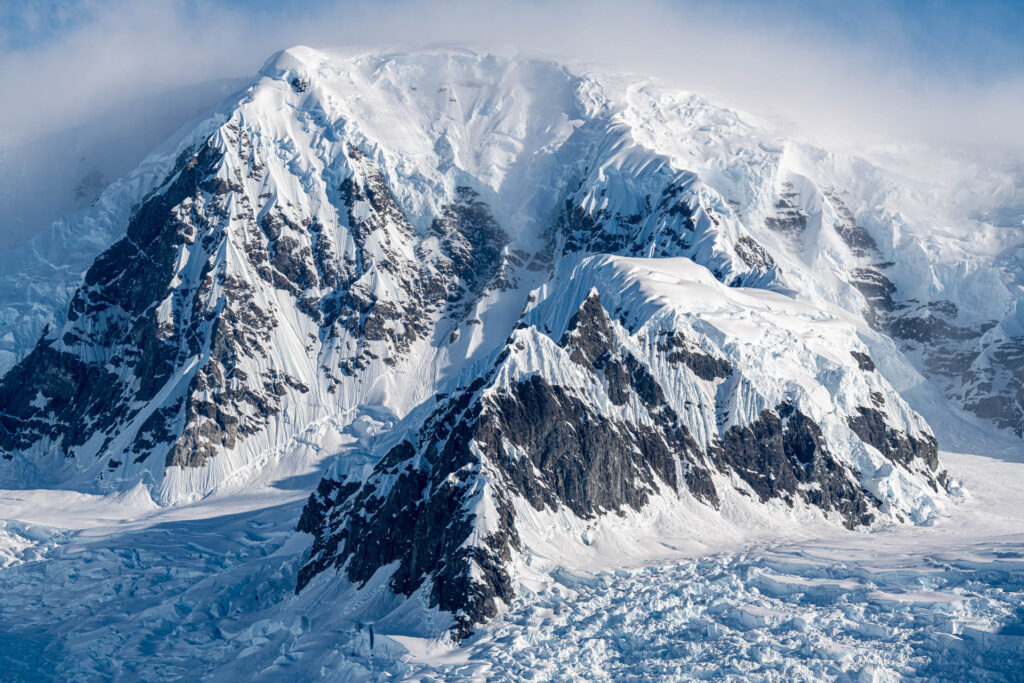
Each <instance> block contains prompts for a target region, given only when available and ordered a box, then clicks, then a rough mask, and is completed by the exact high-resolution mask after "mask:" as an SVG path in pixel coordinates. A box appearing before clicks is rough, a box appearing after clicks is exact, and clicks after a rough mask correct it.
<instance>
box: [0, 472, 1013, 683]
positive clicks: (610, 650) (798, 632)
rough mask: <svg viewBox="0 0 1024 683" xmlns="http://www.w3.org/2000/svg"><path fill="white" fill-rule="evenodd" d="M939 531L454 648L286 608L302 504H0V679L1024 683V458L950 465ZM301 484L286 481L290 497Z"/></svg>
mask: <svg viewBox="0 0 1024 683" xmlns="http://www.w3.org/2000/svg"><path fill="white" fill-rule="evenodd" d="M943 461H944V463H945V464H946V465H947V466H948V467H949V469H950V472H951V474H952V475H953V476H955V477H958V478H960V479H961V480H962V481H963V483H964V486H965V489H966V494H965V496H964V499H963V501H962V502H961V503H960V504H958V505H957V506H955V507H954V508H953V510H952V513H951V515H950V516H949V517H948V518H945V519H943V520H941V521H940V522H938V523H937V524H935V525H934V526H931V527H910V526H893V527H890V528H886V529H882V530H880V531H877V532H874V533H870V534H865V533H857V532H845V531H836V530H834V529H824V528H820V529H808V530H807V535H806V537H805V538H801V539H778V540H776V541H768V542H766V541H758V542H756V543H751V544H748V545H747V546H745V547H744V548H743V549H742V550H739V551H736V550H735V549H730V550H728V551H722V552H715V549H712V550H711V551H710V552H704V553H702V554H701V555H700V556H696V557H694V556H690V557H687V556H680V557H678V558H677V559H674V560H672V561H662V562H660V563H658V564H657V565H648V566H643V567H620V568H617V569H609V570H606V571H600V572H592V573H580V572H569V571H565V570H555V571H554V572H552V573H551V574H550V578H549V579H546V580H545V579H544V578H543V577H544V576H547V575H541V578H540V579H536V580H535V581H534V582H533V588H534V590H532V591H524V592H523V595H522V596H521V597H520V598H519V599H517V600H516V602H515V603H514V604H513V605H512V607H511V609H510V610H509V611H508V612H507V613H506V614H505V615H504V616H503V617H501V618H499V619H498V620H497V621H496V622H495V623H494V624H492V625H491V626H490V627H488V628H486V629H485V630H483V631H482V632H481V633H480V634H479V635H477V636H476V637H474V638H473V639H471V640H469V641H467V642H465V643H464V644H463V646H462V647H460V648H458V649H454V650H453V649H450V648H448V647H445V646H444V645H443V644H441V643H438V642H430V641H423V640H419V639H415V638H410V637H404V636H402V635H401V634H396V633H387V632H382V629H380V628H378V630H377V632H376V633H375V634H374V635H375V638H374V641H375V642H374V648H373V650H372V651H371V649H370V643H369V629H368V628H367V627H365V626H362V625H360V624H357V623H355V622H353V621H351V620H349V619H347V618H346V616H345V613H346V609H347V608H348V606H347V605H346V603H345V601H344V600H339V601H330V600H324V599H323V598H324V596H323V595H320V594H316V592H315V591H311V592H310V593H311V594H312V595H309V594H306V593H304V594H303V595H301V596H295V595H294V586H295V572H296V570H297V568H298V566H299V563H300V561H301V559H302V556H303V554H304V553H305V552H306V550H307V547H308V538H307V537H304V536H302V535H296V534H294V533H293V531H292V530H293V528H294V524H295V520H296V517H297V516H298V514H299V512H300V510H301V506H302V503H303V501H304V499H305V493H304V491H305V490H306V487H305V486H294V487H293V486H289V485H280V488H268V489H266V490H263V491H260V492H257V493H250V494H247V495H245V496H239V495H235V496H228V497H220V498H210V499H207V500H206V501H204V502H202V503H199V504H196V505H193V506H186V507H182V508H164V509H161V508H157V507H155V506H153V505H152V504H151V503H150V502H149V500H148V497H147V496H145V495H140V493H138V492H136V493H134V494H128V495H126V496H122V497H120V498H117V499H112V498H109V497H106V498H101V497H93V496H85V495H82V494H77V493H70V492H55V491H3V492H0V519H2V520H5V521H2V522H0V567H2V569H0V594H2V595H3V596H4V600H3V601H2V602H0V680H21V679H32V680H41V679H46V678H47V677H53V678H57V679H62V680H67V679H93V678H96V677H115V678H122V679H126V680H131V679H137V678H138V679H147V680H154V679H173V678H185V679H189V680H196V679H199V678H203V677H205V678H208V679H212V680H239V679H238V677H239V676H244V677H245V678H246V679H252V678H257V679H259V678H260V677H263V678H265V679H280V677H282V676H285V677H288V678H297V679H310V678H320V677H325V678H328V679H335V680H336V679H356V680H358V679H363V678H369V679H381V680H391V679H392V677H393V676H398V677H408V678H411V679H419V680H431V679H438V680H440V679H444V680H459V679H474V678H475V679H487V678H495V679H505V678H508V677H512V678H516V679H532V680H565V679H573V678H581V679H582V678H586V679H593V678H596V679H641V678H651V677H659V676H665V677H670V678H671V677H698V678H699V677H708V678H720V677H722V676H730V675H734V676H737V677H744V678H756V679H769V680H800V679H822V678H838V679H842V680H900V679H911V680H913V679H915V678H917V677H922V678H926V679H927V678H932V677H935V678H937V679H939V680H943V679H972V680H1020V679H1021V677H1022V676H1024V505H1021V495H1020V489H1019V485H1018V484H1016V483H1015V482H1020V481H1024V457H1021V456H1020V455H1003V456H985V455H959V454H951V453H945V454H943ZM294 483H295V482H293V484H294Z"/></svg>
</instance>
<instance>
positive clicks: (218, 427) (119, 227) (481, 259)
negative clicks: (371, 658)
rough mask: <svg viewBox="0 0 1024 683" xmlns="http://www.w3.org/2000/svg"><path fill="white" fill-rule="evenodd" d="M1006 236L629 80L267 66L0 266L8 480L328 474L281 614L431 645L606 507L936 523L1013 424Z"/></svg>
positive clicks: (452, 64) (911, 192) (499, 71)
mask: <svg viewBox="0 0 1024 683" xmlns="http://www.w3.org/2000/svg"><path fill="white" fill-rule="evenodd" d="M1011 194H1012V192H1011ZM1001 196H1005V193H1004V195H1001ZM1004 208H1005V206H1004ZM984 216H990V217H991V216H998V217H1000V218H999V220H998V221H996V219H995V218H984ZM1004 218H1005V211H995V212H990V213H985V212H984V211H982V212H973V213H971V214H970V216H966V215H965V214H963V212H962V211H961V208H960V207H959V205H956V203H955V202H952V201H951V200H947V199H944V198H943V196H942V192H941V191H940V190H939V189H936V187H935V186H932V185H929V184H928V183H927V182H926V181H922V180H921V179H919V178H918V179H911V178H909V177H908V176H901V175H899V174H896V173H894V172H893V171H892V170H888V169H886V168H883V167H881V166H878V165H873V164H872V163H869V162H868V161H866V160H865V159H862V158H856V157H851V156H849V155H842V154H839V153H836V152H830V151H827V150H823V149H820V148H819V147H816V146H814V145H811V144H809V143H807V142H806V141H801V140H795V139H790V138H788V137H786V136H784V135H782V134H781V133H780V132H778V131H776V130H773V129H771V128H769V127H766V126H764V125H763V124H760V123H758V122H756V121H755V120H754V119H752V118H751V117H748V116H745V115H743V114H740V113H737V112H734V111H731V110H729V109H727V108H724V107H720V106H717V105H715V104H712V103H710V102H708V101H707V100H706V99H704V98H702V97H700V96H698V95H695V94H692V93H686V92H680V91H677V90H674V89H672V88H670V87H667V86H665V85H663V84H658V83H656V82H652V81H649V80H645V79H638V78H635V77H631V76H623V75H617V74H609V73H604V72H602V71H600V70H594V69H589V68H588V69H580V68H575V67H569V66H566V65H564V64H561V63H558V62H555V61H551V60H544V59H535V58H528V57H521V56H515V55H497V54H487V53H484V54H480V53H476V52H473V51H469V50H462V49H444V50H440V49H439V50H430V51H423V52H417V53H393V54H368V55H366V54H360V55H344V54H339V53H331V52H325V51H318V50H313V49H310V48H305V47H297V48H292V49H289V50H285V51H283V52H281V53H279V54H277V55H275V56H274V57H273V58H272V59H271V60H270V61H268V62H267V64H266V65H265V66H264V68H263V69H262V70H261V71H260V73H259V74H258V75H257V76H256V78H255V79H254V80H253V81H252V83H251V84H250V85H249V87H248V88H246V89H245V90H244V91H242V92H240V93H239V94H238V95H237V97H234V98H231V99H230V100H229V101H228V104H227V105H225V106H224V107H223V108H222V109H220V110H218V111H215V112H212V113H211V114H210V115H209V116H208V117H206V118H205V119H203V120H202V121H201V122H200V123H198V124H197V125H196V127H194V128H193V129H191V130H189V131H185V132H183V133H182V134H181V135H179V136H178V137H176V138H175V139H172V140H170V141H168V142H167V143H166V144H165V145H164V146H163V147H162V148H161V149H160V150H157V152H155V153H154V155H153V156H151V157H150V158H149V159H148V160H147V161H146V162H145V164H143V166H141V167H140V168H139V169H138V170H136V171H135V172H134V173H132V174H130V175H129V176H127V177H126V178H124V179H122V180H120V181H118V182H117V183H115V184H114V185H112V186H111V187H110V188H109V189H108V190H107V191H106V192H105V193H104V194H103V195H102V197H101V198H100V200H99V201H98V202H97V204H96V205H94V207H93V208H92V209H91V210H90V211H88V212H85V213H82V214H79V215H76V216H74V217H72V218H69V219H67V220H65V221H63V222H61V223H59V224H56V225H55V226H54V228H53V229H52V230H51V231H50V232H49V233H48V234H46V235H42V236H40V237H39V238H37V239H36V240H34V241H33V242H32V243H31V244H29V245H28V246H27V247H25V248H24V249H22V250H21V251H19V252H9V253H7V254H4V255H3V257H2V259H0V284H2V286H0V303H2V305H3V308H2V309H0V315H2V316H3V320H4V321H5V328H4V329H5V333H4V335H3V337H2V338H0V342H2V343H3V344H4V345H5V346H4V350H5V351H6V352H7V353H8V354H9V356H8V358H9V363H8V364H7V367H5V370H6V374H5V375H4V376H3V378H2V380H0V427H2V429H0V482H3V483H4V485H7V486H21V487H25V486H51V485H58V484H59V485H61V486H71V487H76V488H81V489H86V490H101V491H106V490H111V489H112V490H129V489H133V488H134V487H136V486H137V485H138V483H139V482H142V483H143V484H144V485H145V486H146V487H148V489H149V491H150V492H151V494H152V495H153V497H154V498H155V499H156V500H157V501H158V502H160V503H162V504H177V503H183V502H188V501H192V500H195V499H197V498H200V497H203V496H206V495H208V494H210V493H213V492H217V491H225V490H231V489H235V490H237V489H245V488H253V487H257V486H259V485H260V484H261V483H265V482H267V481H272V480H275V479H278V478H283V477H287V476H289V475H293V474H296V473H302V472H308V471H309V470H311V469H316V468H319V467H320V466H321V464H322V463H323V462H324V460H325V459H327V458H328V457H330V456H334V455H336V456H337V457H336V458H334V459H333V460H332V462H331V464H330V468H329V471H328V473H327V475H326V476H325V477H324V478H323V480H322V481H321V482H320V484H319V486H318V487H317V489H316V492H315V494H314V495H313V496H312V497H311V499H310V502H309V504H308V505H307V507H306V510H305V512H304V514H303V516H302V521H301V522H300V528H301V529H302V531H304V532H308V533H311V534H312V535H313V537H314V539H315V541H314V546H313V551H312V553H311V555H310V556H309V558H308V560H307V561H306V564H305V566H304V567H303V569H302V570H301V572H300V573H299V577H298V583H299V586H300V587H302V588H303V589H305V588H306V587H307V586H310V585H313V586H316V585H319V586H321V587H322V586H323V585H324V583H325V582H331V581H341V582H347V583H346V584H345V585H346V586H348V585H349V584H351V587H352V589H353V590H356V591H359V590H374V591H377V590H380V591H383V592H384V593H385V594H386V595H388V596H389V597H388V598H387V599H386V600H377V601H374V602H373V603H372V605H371V606H370V607H368V610H370V612H372V614H370V613H369V612H368V614H367V617H368V618H370V619H378V618H384V617H385V616H387V617H389V618H394V619H403V618H406V616H407V615H408V613H409V612H408V610H407V609H406V606H408V605H410V604H413V605H419V606H420V607H422V608H423V609H422V610H420V612H419V614H420V615H421V616H422V614H433V615H434V617H435V618H436V619H435V621H433V622H431V623H432V624H433V626H432V627H431V628H433V627H434V626H437V625H438V624H440V627H441V628H442V629H446V628H449V627H451V628H452V629H453V630H454V632H455V634H456V635H457V636H464V635H466V634H468V633H469V632H470V631H471V630H472V629H473V628H475V626H476V625H477V624H479V623H481V622H482V621H485V620H487V619H488V618H490V617H492V616H493V615H494V614H495V613H496V612H497V611H498V610H499V609H500V608H501V606H502V605H503V604H507V603H508V602H509V600H510V599H511V598H512V596H514V595H515V594H516V591H517V578H516V577H518V576H520V575H521V572H523V571H526V570H525V569H524V565H523V562H524V561H525V560H524V558H526V557H528V555H529V552H530V549H531V548H536V547H539V546H541V545H545V544H547V545H545V547H547V546H552V547H554V546H559V547H564V548H566V549H568V550H567V551H566V552H570V551H572V552H575V551H579V552H586V551H585V549H584V546H587V543H586V542H585V541H586V538H588V534H591V533H592V532H594V530H595V529H596V528H599V527H600V525H601V524H602V521H601V520H603V519H605V518H607V517H608V515H609V513H616V514H618V515H619V516H621V517H622V518H624V519H628V520H630V521H629V524H636V525H641V526H642V525H644V524H648V523H650V520H651V519H652V518H657V519H659V520H670V522H671V523H673V524H677V525H678V526H679V527H680V528H685V526H686V525H687V524H689V523H692V522H693V521H694V520H696V519H709V518H711V517H714V516H717V517H718V518H721V519H724V520H727V521H728V522H729V523H735V524H743V523H744V521H743V520H745V519H747V520H749V519H750V518H752V517H757V516H758V515H762V516H763V517H764V518H765V519H767V520H769V522H770V520H772V519H775V520H779V519H789V520H792V519H816V520H819V521H821V520H827V521H830V522H833V523H835V524H841V525H844V526H847V527H849V528H861V527H864V526H870V525H874V524H877V523H879V522H882V521H894V522H908V523H928V522H929V521H931V520H933V519H934V517H935V515H936V513H937V512H938V511H940V510H941V509H942V508H943V507H944V506H945V504H946V499H947V498H946V487H947V478H946V474H945V471H944V469H943V467H942V465H941V463H939V461H938V459H937V443H936V438H935V435H934V433H933V429H934V430H935V431H937V432H938V434H939V437H940V439H946V438H953V439H955V438H964V437H963V435H965V434H969V433H970V432H969V430H971V429H976V428H977V427H978V426H981V427H983V428H985V429H988V430H991V429H992V426H993V425H995V426H998V427H1000V428H1005V429H1006V430H1007V433H1008V434H1012V433H1016V435H1017V436H1020V435H1021V434H1022V430H1024V427H1022V424H1024V393H1022V391H1024V385H1022V383H1021V382H1022V379H1021V378H1022V377H1024V372H1022V370H1024V366H1022V363H1024V336H1022V331H1021V330H1022V327H1024V326H1022V324H1021V322H1020V316H1021V314H1020V311H1021V310H1022V303H1021V302H1022V300H1024V289H1022V287H1021V277H1022V271H1021V263H1022V260H1021V258H1020V249H1021V248H1022V245H1024V234H1022V230H1021V229H1020V228H1019V227H1013V226H1010V227H1007V226H1006V224H1005V221H1004V220H1003V219H1004ZM989 220H992V221H996V222H998V223H999V225H996V224H995V223H993V222H986V221H989ZM69 248H71V249H72V250H73V253H69ZM83 272H84V275H83ZM965 408H966V409H967V410H968V411H970V414H969V413H967V412H965V411H964V409H965ZM919 413H920V414H919ZM922 415H923V416H924V417H922ZM934 418H938V420H936V421H935V422H933V424H932V425H931V426H929V424H928V421H927V420H928V419H934ZM984 420H987V422H985V421H984ZM740 513H742V514H740ZM395 519H401V520H402V523H401V524H396V523H395V521H394V520H395ZM645 520H646V521H645ZM545 526H550V527H551V528H554V529H556V530H557V532H556V533H554V535H553V536H552V535H547V536H538V535H537V534H536V533H535V531H536V529H538V528H543V527H545ZM581 539H582V540H581ZM335 570H337V571H335ZM395 615H398V616H395ZM403 615H404V616H403Z"/></svg>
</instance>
